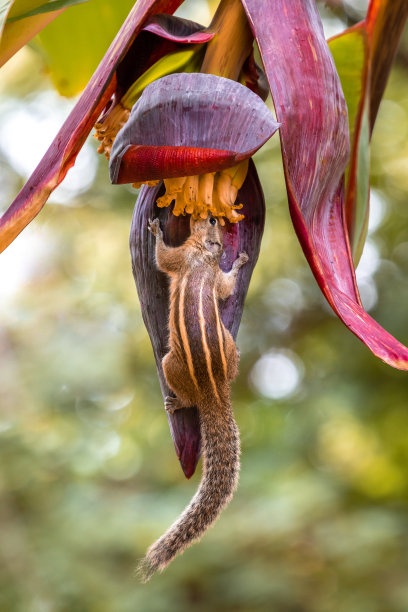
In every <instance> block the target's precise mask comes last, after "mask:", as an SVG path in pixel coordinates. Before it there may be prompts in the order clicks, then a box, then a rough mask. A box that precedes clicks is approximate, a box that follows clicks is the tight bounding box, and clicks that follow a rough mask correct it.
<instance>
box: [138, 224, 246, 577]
mask: <svg viewBox="0 0 408 612" xmlns="http://www.w3.org/2000/svg"><path fill="white" fill-rule="evenodd" d="M190 227H191V234H190V236H189V238H188V239H187V240H186V242H185V243H184V244H183V245H182V246H180V247H177V248H172V247H168V246H166V245H165V244H164V242H163V234H162V231H161V229H160V225H159V220H158V219H155V220H154V221H151V222H150V223H149V229H150V231H151V232H152V234H154V235H155V236H156V262H157V266H158V267H159V269H160V270H162V271H163V272H166V273H167V274H168V275H169V277H170V280H171V283H170V316H169V332H170V336H169V352H168V353H167V355H165V357H164V358H163V362H162V363H163V370H164V373H165V376H166V379H167V382H168V385H169V387H170V388H171V389H172V391H173V392H174V394H175V397H167V398H166V403H165V405H166V409H167V410H170V411H174V410H177V409H178V408H182V407H188V406H194V405H195V406H197V407H198V410H199V415H200V426H201V435H202V440H203V475H202V479H201V482H200V486H199V488H198V490H197V493H196V494H195V496H194V497H193V499H192V500H191V502H190V504H189V505H188V506H187V507H186V509H185V510H184V511H183V513H182V514H181V515H180V517H179V518H178V519H177V520H176V522H175V523H173V525H172V526H171V527H170V528H169V529H168V531H166V533H165V534H164V535H163V536H162V537H161V538H159V540H157V542H155V543H154V544H153V545H152V546H151V547H150V548H149V550H148V551H147V554H146V557H145V558H144V559H143V561H142V562H141V564H140V566H139V570H140V572H141V575H142V579H143V580H144V581H147V580H149V578H150V577H151V576H152V575H153V574H154V572H155V571H156V570H163V569H164V568H165V567H166V566H167V565H168V564H169V563H170V561H171V560H172V559H173V558H174V557H175V556H176V554H177V553H178V552H183V551H184V550H185V549H186V548H187V547H188V546H189V545H190V544H192V542H194V541H195V540H198V539H199V538H200V537H201V536H202V535H203V534H204V532H205V531H206V530H207V529H208V527H210V525H212V524H213V523H214V522H215V520H216V519H217V517H218V515H219V514H220V512H221V510H222V509H223V508H224V507H225V506H226V505H227V504H228V503H229V501H230V500H231V498H232V495H233V493H234V490H235V489H236V486H237V483H238V474H239V455H240V445H239V432H238V428H237V425H236V423H235V420H234V415H233V412H232V408H231V402H230V381H231V380H233V379H234V378H235V376H236V374H237V370H238V359H239V357H238V352H237V349H236V346H235V342H234V340H233V338H232V336H231V334H230V333H229V331H228V330H227V329H226V328H225V327H224V325H223V323H222V321H221V317H220V315H219V311H218V299H219V298H221V299H225V298H227V297H228V296H229V295H231V293H232V292H233V290H234V287H235V282H236V278H237V274H238V270H239V269H240V267H241V266H243V265H244V264H245V263H246V262H247V261H248V256H247V254H246V253H241V254H240V255H239V257H238V258H237V259H236V261H235V262H234V264H233V266H232V269H231V271H230V272H228V273H225V272H222V270H221V269H220V267H219V263H220V259H221V255H222V252H223V239H222V232H221V228H220V226H219V223H218V221H217V220H216V219H214V218H212V217H209V218H207V219H205V220H203V219H200V220H198V221H193V220H191V223H190Z"/></svg>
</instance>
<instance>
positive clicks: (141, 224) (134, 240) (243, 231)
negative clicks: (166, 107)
mask: <svg viewBox="0 0 408 612" xmlns="http://www.w3.org/2000/svg"><path fill="white" fill-rule="evenodd" d="M163 191H164V190H163V185H162V184H161V185H158V186H156V187H146V186H143V187H142V190H141V192H140V195H139V197H138V199H137V202H136V206H135V210H134V213H133V220H132V227H131V231H130V251H131V256H132V268H133V275H134V278H135V282H136V286H137V290H138V294H139V299H140V304H141V309H142V315H143V320H144V322H145V325H146V328H147V331H148V332H149V336H150V340H151V342H152V346H153V351H154V355H155V358H156V365H157V370H158V374H159V380H160V386H161V390H162V394H163V399H164V398H165V397H166V395H169V388H168V386H167V383H166V380H165V377H164V374H163V370H162V366H161V361H162V359H163V357H164V355H165V354H166V353H167V350H168V327H167V324H168V313H169V292H168V279H167V276H166V275H165V274H163V273H162V272H160V271H159V270H158V269H157V267H156V264H155V258H154V251H155V243H154V239H153V237H152V235H151V234H150V232H149V231H148V229H147V222H148V219H149V218H150V219H152V218H156V217H158V218H159V219H160V223H161V227H162V229H163V232H164V239H165V242H166V243H167V244H169V245H170V246H178V245H180V244H182V243H183V242H184V240H185V239H186V238H187V237H188V235H189V233H190V230H189V216H185V217H183V216H180V217H175V216H174V215H173V214H172V213H171V209H170V208H159V207H158V206H157V205H156V200H157V198H158V197H159V196H160V195H161V194H162V193H163ZM238 201H240V202H241V201H242V202H245V205H244V212H245V218H244V219H243V220H242V221H240V222H239V223H234V224H229V223H227V224H226V225H225V227H224V228H223V232H224V255H223V257H222V259H221V268H222V269H223V270H224V271H228V270H230V269H231V266H232V263H233V261H234V260H235V259H236V258H237V256H238V254H239V253H240V252H241V251H246V252H247V253H248V255H249V261H248V263H247V264H246V265H245V266H244V267H243V268H242V269H241V270H240V272H239V275H238V280H237V285H236V289H235V291H234V293H233V295H232V296H230V297H229V298H228V299H227V300H225V301H224V302H222V304H221V306H220V310H221V316H222V319H223V322H224V325H225V326H226V327H227V328H228V329H229V330H230V331H231V334H232V335H233V337H234V338H236V336H237V333H238V327H239V324H240V321H241V316H242V311H243V307H244V300H245V297H246V293H247V290H248V286H249V282H250V279H251V276H252V272H253V269H254V267H255V264H256V261H257V259H258V255H259V249H260V245H261V238H262V234H263V228H264V221H265V202H264V198H263V193H262V188H261V185H260V182H259V179H258V175H257V173H256V170H255V166H254V164H253V162H252V161H250V164H249V169H248V174H247V177H246V179H245V182H244V184H243V185H242V187H241V189H240V190H239V192H238V197H237V202H238ZM167 417H168V420H169V425H170V431H171V434H172V437H173V441H174V445H175V448H176V453H177V456H178V458H179V460H180V464H181V467H182V469H183V471H184V473H185V475H186V476H187V478H190V476H192V474H193V473H194V470H195V468H196V465H197V461H198V458H199V456H200V446H201V445H200V440H201V437H200V426H199V421H198V414H197V409H196V408H195V407H192V408H183V409H181V410H177V411H176V412H175V413H174V414H168V415H167Z"/></svg>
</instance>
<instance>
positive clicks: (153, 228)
mask: <svg viewBox="0 0 408 612" xmlns="http://www.w3.org/2000/svg"><path fill="white" fill-rule="evenodd" d="M147 229H148V230H149V232H150V233H151V234H153V236H162V235H163V232H162V231H161V229H160V221H159V219H153V220H152V219H149V222H148V225H147Z"/></svg>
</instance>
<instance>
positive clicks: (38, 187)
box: [0, 0, 182, 252]
mask: <svg viewBox="0 0 408 612" xmlns="http://www.w3.org/2000/svg"><path fill="white" fill-rule="evenodd" d="M181 2H182V0H139V1H138V2H137V3H136V4H135V6H134V7H133V9H132V10H131V11H130V13H129V15H128V17H127V19H126V21H125V22H124V24H123V26H122V27H121V29H120V30H119V32H118V34H117V36H116V37H115V40H114V41H113V43H112V44H111V46H110V47H109V49H108V51H107V52H106V54H105V56H104V58H103V59H102V61H101V63H100V64H99V66H98V68H97V70H96V72H95V73H94V75H93V77H92V79H91V80H90V81H89V83H88V85H87V87H86V88H85V90H84V92H83V94H82V96H81V97H80V99H79V101H78V102H77V104H76V105H75V107H74V108H73V110H72V111H71V113H70V115H69V116H68V118H67V119H66V121H65V123H64V124H63V126H62V128H61V129H60V131H59V132H58V134H57V136H56V137H55V139H54V141H53V142H52V144H51V146H50V147H49V149H48V151H47V153H46V154H45V155H44V157H43V158H42V160H41V161H40V163H39V164H38V166H37V168H36V169H35V170H34V172H33V174H32V175H31V177H30V178H29V179H28V181H27V183H26V184H25V185H24V187H23V189H22V190H21V191H20V193H19V194H18V196H17V197H16V199H15V200H14V202H13V203H12V204H11V206H10V207H9V208H8V209H7V211H6V212H5V213H4V215H3V216H2V217H1V219H0V252H1V251H3V250H4V249H5V248H6V247H7V246H8V245H9V244H10V242H12V241H13V240H14V238H15V237H16V236H18V234H19V233H20V232H21V231H22V230H23V229H24V228H25V227H26V225H28V223H30V221H32V220H33V219H34V217H35V216H36V215H37V214H38V213H39V212H40V210H41V209H42V207H43V206H44V204H45V202H46V201H47V199H48V197H49V196H50V194H51V193H52V191H53V190H54V189H55V188H56V187H57V185H59V184H60V183H61V181H62V180H63V179H64V177H65V175H66V173H67V171H68V170H69V168H70V167H71V166H72V165H73V164H74V163H75V158H76V156H77V155H78V152H79V151H80V149H81V147H82V145H83V144H84V142H85V140H86V137H87V136H88V134H89V132H90V131H91V129H92V126H93V124H94V123H95V121H96V120H97V118H98V117H99V115H100V114H101V111H102V110H103V108H104V107H105V106H106V104H107V102H108V101H109V99H110V98H111V96H112V93H113V91H114V89H115V80H114V79H113V77H114V72H115V69H116V66H117V64H118V62H119V61H120V60H121V58H122V57H123V56H124V54H125V53H126V50H127V49H128V48H129V46H130V44H131V43H132V41H133V40H134V38H135V36H136V35H137V34H138V32H139V31H140V29H141V27H142V26H143V23H144V22H145V21H146V20H147V19H148V18H149V17H151V16H152V15H154V14H156V13H161V12H168V13H173V12H174V11H175V10H176V8H177V7H178V6H179V5H180V4H181ZM73 44H75V43H74V42H73Z"/></svg>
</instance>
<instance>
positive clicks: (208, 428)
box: [138, 393, 240, 582]
mask: <svg viewBox="0 0 408 612" xmlns="http://www.w3.org/2000/svg"><path fill="white" fill-rule="evenodd" d="M223 395H224V398H223V401H222V402H220V404H218V403H217V404H216V405H214V404H212V405H208V406H207V405H206V403H205V401H203V404H200V406H199V414H200V424H201V436H202V453H203V476H202V479H201V482H200V486H199V488H198V490H197V493H196V494H195V496H194V497H193V499H192V500H191V502H190V504H189V505H188V506H187V507H186V508H185V510H184V511H183V513H182V514H181V515H180V517H179V518H178V519H177V520H176V521H175V522H174V523H173V525H172V526H171V527H170V528H169V529H168V530H167V531H166V533H165V534H164V535H162V536H161V538H159V539H158V540H157V542H155V543H154V544H153V545H152V546H151V547H150V548H149V550H148V551H147V553H146V556H145V558H144V559H143V560H142V561H141V563H140V565H139V567H138V573H139V575H140V577H141V580H142V581H143V582H147V581H148V580H149V579H150V578H151V576H152V575H153V574H154V573H155V572H156V571H157V570H160V571H161V570H163V569H164V568H165V567H166V566H167V565H168V564H169V563H170V561H172V559H173V558H174V557H175V556H176V554H177V553H179V552H183V551H184V550H185V549H186V548H187V547H188V546H190V544H192V543H193V542H194V541H195V540H198V539H199V538H201V536H202V535H203V534H204V532H205V531H206V530H207V529H208V528H209V527H210V526H211V525H212V524H213V523H214V522H215V521H216V519H217V518H218V516H219V514H220V512H221V510H222V509H223V508H224V507H225V506H226V505H227V504H228V503H229V502H230V500H231V498H232V495H233V493H234V491H235V489H236V487H237V484H238V475H239V467H240V462H239V455H240V443H239V431H238V427H237V424H236V423H235V420H234V415H233V412H232V408H231V403H230V400H229V393H228V394H227V393H225V394H223Z"/></svg>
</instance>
